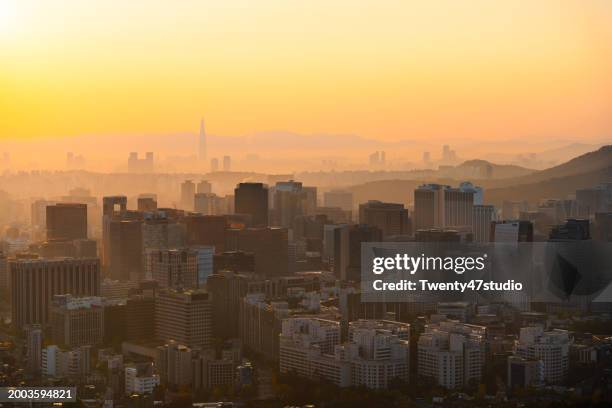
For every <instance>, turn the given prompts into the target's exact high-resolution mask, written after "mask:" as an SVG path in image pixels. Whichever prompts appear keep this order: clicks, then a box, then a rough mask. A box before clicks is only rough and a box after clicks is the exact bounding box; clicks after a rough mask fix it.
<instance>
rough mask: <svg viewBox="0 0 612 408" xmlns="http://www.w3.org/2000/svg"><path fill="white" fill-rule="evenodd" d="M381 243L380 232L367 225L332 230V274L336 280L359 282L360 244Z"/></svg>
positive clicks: (344, 226)
mask: <svg viewBox="0 0 612 408" xmlns="http://www.w3.org/2000/svg"><path fill="white" fill-rule="evenodd" d="M380 241H382V231H381V230H380V229H379V228H378V227H373V226H369V225H363V224H361V225H343V226H340V227H338V228H336V229H334V268H333V269H334V274H335V275H336V277H337V278H338V279H341V280H350V281H355V282H359V281H361V244H362V243H363V242H380Z"/></svg>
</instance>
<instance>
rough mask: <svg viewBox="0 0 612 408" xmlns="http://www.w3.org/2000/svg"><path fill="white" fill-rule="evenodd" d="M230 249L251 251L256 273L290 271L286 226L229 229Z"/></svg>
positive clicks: (273, 273)
mask: <svg viewBox="0 0 612 408" xmlns="http://www.w3.org/2000/svg"><path fill="white" fill-rule="evenodd" d="M228 245H230V247H229V248H228V249H229V250H232V251H245V252H251V253H253V254H254V256H255V273H257V274H261V275H264V276H283V275H286V274H287V273H288V271H289V234H288V231H287V229H285V228H245V229H239V230H228Z"/></svg>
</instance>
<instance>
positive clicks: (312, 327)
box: [280, 318, 410, 388]
mask: <svg viewBox="0 0 612 408" xmlns="http://www.w3.org/2000/svg"><path fill="white" fill-rule="evenodd" d="M409 337H410V326H409V325H408V324H405V323H398V322H389V321H368V320H359V321H356V322H352V323H351V325H350V327H349V341H348V342H346V343H344V344H340V324H339V323H338V322H336V321H330V320H324V319H317V318H291V319H285V320H283V323H282V333H281V336H280V371H281V372H283V373H289V372H294V373H296V374H297V375H300V376H303V377H307V378H325V379H327V380H329V381H331V382H333V383H334V384H336V385H337V386H340V387H349V386H365V387H368V388H387V387H388V384H389V381H390V380H392V379H394V378H401V379H403V380H408V375H409V354H410V350H409V341H408V339H409Z"/></svg>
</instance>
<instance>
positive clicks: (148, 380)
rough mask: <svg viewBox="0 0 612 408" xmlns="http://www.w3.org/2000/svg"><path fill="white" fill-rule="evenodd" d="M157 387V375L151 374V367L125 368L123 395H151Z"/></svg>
mask: <svg viewBox="0 0 612 408" xmlns="http://www.w3.org/2000/svg"><path fill="white" fill-rule="evenodd" d="M158 385H159V375H158V374H155V373H153V365H152V364H146V365H130V366H128V367H125V394H126V395H132V394H140V395H142V394H151V393H152V392H153V390H154V389H155V387H156V386H158Z"/></svg>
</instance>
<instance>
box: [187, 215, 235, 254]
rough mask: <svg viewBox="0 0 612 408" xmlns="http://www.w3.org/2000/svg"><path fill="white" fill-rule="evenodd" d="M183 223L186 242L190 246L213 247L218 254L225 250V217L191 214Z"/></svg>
mask: <svg viewBox="0 0 612 408" xmlns="http://www.w3.org/2000/svg"><path fill="white" fill-rule="evenodd" d="M181 223H182V224H183V225H184V227H185V241H186V244H187V245H188V246H201V245H205V246H212V247H214V248H215V252H216V253H221V252H223V251H224V250H225V236H226V226H227V221H226V219H225V217H223V216H220V215H200V214H191V215H188V216H186V217H184V218H183V219H182V220H181Z"/></svg>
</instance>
